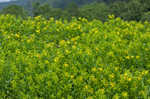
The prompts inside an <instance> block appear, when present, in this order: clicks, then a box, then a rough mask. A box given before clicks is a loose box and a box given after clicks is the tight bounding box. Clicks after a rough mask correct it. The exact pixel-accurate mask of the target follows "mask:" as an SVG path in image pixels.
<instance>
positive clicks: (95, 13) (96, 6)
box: [80, 3, 110, 21]
mask: <svg viewBox="0 0 150 99" xmlns="http://www.w3.org/2000/svg"><path fill="white" fill-rule="evenodd" d="M80 13H81V16H82V17H85V18H87V19H89V20H93V19H99V20H102V21H106V19H107V16H108V15H109V14H110V11H109V8H108V6H107V5H106V4H105V3H93V4H90V5H85V6H83V7H81V8H80Z"/></svg>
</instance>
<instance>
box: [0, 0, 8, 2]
mask: <svg viewBox="0 0 150 99" xmlns="http://www.w3.org/2000/svg"><path fill="white" fill-rule="evenodd" d="M9 1H10V0H0V2H9Z"/></svg>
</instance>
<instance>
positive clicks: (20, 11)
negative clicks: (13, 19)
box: [0, 5, 27, 18]
mask: <svg viewBox="0 0 150 99" xmlns="http://www.w3.org/2000/svg"><path fill="white" fill-rule="evenodd" d="M0 13H1V14H12V15H15V16H17V17H23V18H25V17H27V11H25V10H24V8H23V7H21V6H19V5H10V6H7V7H5V8H4V9H3V10H2V11H1V12H0Z"/></svg>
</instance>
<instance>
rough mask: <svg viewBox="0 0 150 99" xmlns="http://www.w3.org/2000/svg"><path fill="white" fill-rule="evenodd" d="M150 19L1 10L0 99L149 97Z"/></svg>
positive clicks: (143, 98) (122, 98) (126, 98)
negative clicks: (59, 17)
mask: <svg viewBox="0 0 150 99" xmlns="http://www.w3.org/2000/svg"><path fill="white" fill-rule="evenodd" d="M149 52H150V24H149V23H148V22H145V23H140V22H135V21H131V22H127V21H123V20H121V19H120V18H114V16H109V19H108V20H107V21H106V22H105V23H103V22H101V21H99V20H93V21H87V20H86V19H84V18H78V19H76V18H73V19H72V20H71V21H70V22H68V21H67V20H54V19H53V18H50V19H49V20H46V19H44V18H42V17H40V16H38V17H35V18H28V19H27V20H23V19H21V18H17V19H16V18H15V17H14V16H11V15H7V16H4V15H1V16H0V98H1V99H137V98H140V99H148V98H150V74H149V70H150V61H149V60H150V53H149Z"/></svg>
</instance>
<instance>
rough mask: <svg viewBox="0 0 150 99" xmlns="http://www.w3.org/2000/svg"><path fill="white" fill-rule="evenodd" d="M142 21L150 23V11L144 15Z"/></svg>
mask: <svg viewBox="0 0 150 99" xmlns="http://www.w3.org/2000/svg"><path fill="white" fill-rule="evenodd" d="M141 21H149V22H150V11H149V12H145V13H144V14H143V15H142V18H141Z"/></svg>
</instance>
